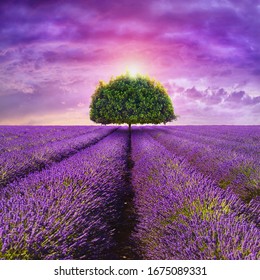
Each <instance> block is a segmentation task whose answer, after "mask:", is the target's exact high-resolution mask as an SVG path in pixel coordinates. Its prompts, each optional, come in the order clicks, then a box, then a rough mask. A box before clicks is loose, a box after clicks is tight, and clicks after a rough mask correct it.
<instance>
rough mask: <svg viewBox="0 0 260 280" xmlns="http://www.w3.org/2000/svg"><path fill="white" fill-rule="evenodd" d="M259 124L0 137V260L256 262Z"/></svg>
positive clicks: (44, 130) (25, 132)
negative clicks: (217, 260)
mask: <svg viewBox="0 0 260 280" xmlns="http://www.w3.org/2000/svg"><path fill="white" fill-rule="evenodd" d="M259 152H260V126H175V127H173V126H136V127H132V129H131V131H130V130H129V129H128V128H126V127H118V126H79V127H76V126H75V127H65V126H64V127H62V126H60V127H59V126H56V127H55V126H49V127H48V126H44V127H29V126H28V127H25V126H21V127H18V126H17V127H16V126H13V127H11V126H10V127H9V126H2V127H0V259H158V260H160V259H183V260H188V259H190V260H214V259H221V260H222V259H224V260H225V259H231V260H233V259H235V260H256V259H260V229H259V227H260V164H259V163H260V155H259Z"/></svg>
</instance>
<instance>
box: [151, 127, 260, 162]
mask: <svg viewBox="0 0 260 280" xmlns="http://www.w3.org/2000/svg"><path fill="white" fill-rule="evenodd" d="M192 128H193V129H191V127H186V126H185V127H184V126H182V127H162V126H161V127H157V129H156V134H155V135H157V136H159V135H160V134H164V135H169V136H170V135H171V137H174V138H175V139H176V140H177V141H179V142H184V143H187V144H189V143H190V144H191V145H201V146H203V147H204V149H206V150H207V149H211V147H212V146H213V147H215V148H218V149H221V150H222V151H223V152H224V151H228V152H229V153H230V152H232V154H235V155H236V154H242V155H243V156H247V157H251V158H254V159H258V158H257V156H258V154H259V149H260V144H259V143H260V142H259V140H260V129H255V127H246V128H247V130H245V128H244V127H239V126H235V128H234V127H232V129H231V128H230V129H231V130H232V131H233V132H235V130H237V134H238V135H230V136H229V137H228V136H227V135H225V134H224V135H223V128H222V127H221V126H220V127H217V126H215V127H214V126H213V128H214V134H213V133H212V132H211V129H210V128H212V126H197V127H196V129H195V128H194V127H192ZM259 128H260V126H259ZM148 129H149V127H148ZM254 129H255V130H254ZM150 130H151V131H152V132H155V130H154V129H153V128H152V127H150ZM244 130H245V131H246V132H247V133H248V134H247V135H243V133H244V132H245V131H244ZM224 131H225V130H224ZM250 132H251V133H250ZM240 133H241V134H242V135H243V136H241V135H240ZM155 137H156V136H155Z"/></svg>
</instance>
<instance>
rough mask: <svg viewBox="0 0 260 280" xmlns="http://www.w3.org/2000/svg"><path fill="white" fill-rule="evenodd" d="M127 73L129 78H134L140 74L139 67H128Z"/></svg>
mask: <svg viewBox="0 0 260 280" xmlns="http://www.w3.org/2000/svg"><path fill="white" fill-rule="evenodd" d="M127 72H128V73H129V75H130V76H132V77H136V76H137V75H138V74H140V72H141V71H140V67H138V66H137V65H130V66H128V67H127Z"/></svg>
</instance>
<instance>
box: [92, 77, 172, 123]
mask: <svg viewBox="0 0 260 280" xmlns="http://www.w3.org/2000/svg"><path fill="white" fill-rule="evenodd" d="M90 108H91V110H90V119H91V120H92V121H94V122H96V123H101V124H110V123H116V124H123V123H127V124H129V125H131V124H137V123H139V124H145V123H153V124H159V123H167V122H169V121H172V120H174V119H176V116H175V115H174V110H173V106H172V103H171V99H170V97H169V96H168V94H167V92H166V90H165V89H164V87H163V86H162V85H161V84H160V83H158V82H155V81H154V80H151V79H150V78H149V77H144V76H141V75H138V76H137V77H131V76H129V75H128V74H126V75H122V76H118V77H116V78H114V79H113V78H112V79H111V80H110V81H109V83H108V84H105V83H104V82H99V85H98V87H97V88H96V91H95V93H94V94H93V96H92V102H91V105H90Z"/></svg>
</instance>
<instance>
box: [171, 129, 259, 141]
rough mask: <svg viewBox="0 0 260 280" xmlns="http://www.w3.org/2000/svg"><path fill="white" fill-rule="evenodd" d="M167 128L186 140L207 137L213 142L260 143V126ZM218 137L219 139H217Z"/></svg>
mask: <svg viewBox="0 0 260 280" xmlns="http://www.w3.org/2000/svg"><path fill="white" fill-rule="evenodd" d="M166 128H169V129H172V128H174V131H175V132H176V133H178V134H179V135H183V136H185V137H186V138H188V137H190V136H191V138H194V136H195V135H197V136H202V137H203V138H204V137H206V138H208V139H210V138H212V139H213V140H215V141H216V140H219V141H222V140H224V141H227V142H229V141H230V142H231V143H233V142H236V143H237V144H244V143H245V144H249V143H250V144H253V145H254V144H258V145H259V142H260V126H259V125H258V126H257V125H255V126H239V125H236V126H234V125H230V126H221V125H217V126H216V125H212V126H210V125H207V126H185V129H184V127H183V126H174V127H170V126H167V127H166ZM216 136H217V139H216Z"/></svg>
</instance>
